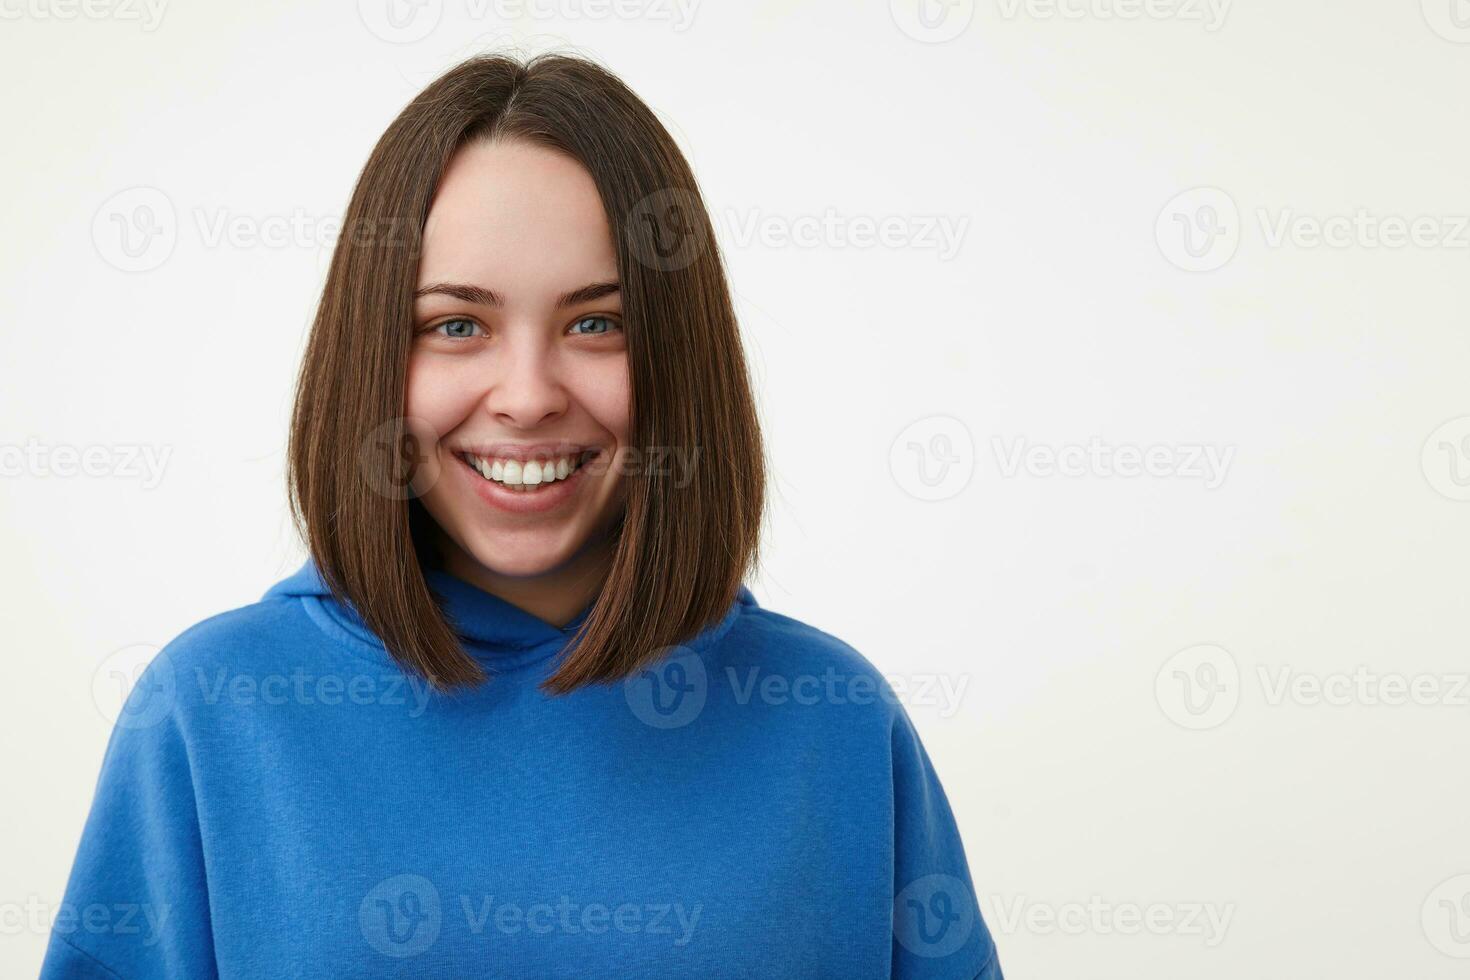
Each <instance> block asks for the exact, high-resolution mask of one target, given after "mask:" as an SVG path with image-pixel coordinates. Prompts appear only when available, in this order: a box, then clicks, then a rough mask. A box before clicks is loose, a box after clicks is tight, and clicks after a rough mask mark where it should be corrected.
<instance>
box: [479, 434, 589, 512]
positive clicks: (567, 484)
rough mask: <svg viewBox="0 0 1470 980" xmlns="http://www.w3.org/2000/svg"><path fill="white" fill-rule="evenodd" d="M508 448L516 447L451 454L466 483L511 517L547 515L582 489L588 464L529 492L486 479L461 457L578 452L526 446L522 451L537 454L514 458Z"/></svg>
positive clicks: (544, 454) (504, 456)
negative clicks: (507, 452) (583, 476)
mask: <svg viewBox="0 0 1470 980" xmlns="http://www.w3.org/2000/svg"><path fill="white" fill-rule="evenodd" d="M486 448H488V447H486ZM507 448H513V447H507V446H501V447H499V449H498V450H497V452H496V453H493V454H492V453H488V452H481V451H478V450H471V449H462V450H456V451H455V452H454V453H453V454H452V455H453V456H454V461H455V464H456V467H455V468H456V469H457V470H459V472H461V473H463V474H464V478H465V479H466V480H469V481H471V482H470V487H471V489H473V490H474V491H475V493H476V494H477V495H478V496H479V498H480V499H481V500H483V501H485V503H487V504H489V505H490V506H492V507H495V508H497V509H499V510H503V511H507V512H509V513H512V514H544V513H546V512H547V511H551V510H555V509H556V508H558V507H560V506H562V505H563V504H565V503H566V502H567V501H568V500H570V499H571V498H572V497H573V496H575V495H576V494H577V492H578V490H579V489H580V488H581V486H582V483H583V479H582V475H583V470H585V469H586V463H584V464H583V465H581V466H579V467H577V469H575V470H573V471H572V473H571V475H569V476H568V477H567V478H566V479H564V480H557V481H556V482H555V483H553V484H551V485H550V486H548V487H545V488H544V489H541V490H532V491H529V492H528V491H525V490H507V489H506V488H505V487H503V486H501V485H500V484H499V483H496V482H495V481H494V480H487V479H485V478H484V477H483V476H481V475H480V474H479V472H478V471H476V470H475V468H474V467H472V466H470V464H469V463H467V462H465V461H464V458H463V457H462V456H460V453H461V452H469V453H472V454H474V455H476V456H489V455H500V456H501V458H503V459H529V458H531V457H532V456H556V455H565V454H566V453H569V452H572V451H574V449H575V447H563V448H562V449H561V450H560V452H548V451H546V450H545V449H544V447H541V446H525V447H519V448H523V449H526V450H534V452H531V453H530V454H529V455H527V456H511V455H508V454H506V453H504V452H503V450H505V449H507ZM582 451H583V452H586V451H587V450H586V449H585V448H584V449H583V450H582ZM589 462H590V460H589Z"/></svg>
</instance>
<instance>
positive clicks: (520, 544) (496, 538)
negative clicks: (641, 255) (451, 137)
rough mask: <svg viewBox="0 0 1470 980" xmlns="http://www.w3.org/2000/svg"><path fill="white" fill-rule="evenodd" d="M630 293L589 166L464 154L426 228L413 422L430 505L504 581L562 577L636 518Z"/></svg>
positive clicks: (450, 534) (452, 539)
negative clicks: (625, 322)
mask: <svg viewBox="0 0 1470 980" xmlns="http://www.w3.org/2000/svg"><path fill="white" fill-rule="evenodd" d="M617 284H618V275H617V259H616V256H615V255H614V252H613V246H612V235H611V233H610V231H609V227H608V221H607V215H606V214H605V213H604V211H603V207H602V201H601V198H600V197H599V196H598V193H597V188H596V186H595V185H594V184H593V182H592V177H591V175H590V174H589V173H588V172H587V171H586V170H585V169H584V168H583V167H582V166H581V164H579V163H577V162H576V161H574V160H572V159H571V158H570V157H567V156H564V155H562V154H560V153H557V152H555V151H552V150H548V149H546V148H543V147H539V146H535V145H532V144H529V143H526V142H520V141H508V142H499V141H497V142H493V143H484V142H480V143H474V144H471V145H467V146H465V147H463V148H461V149H460V150H459V151H458V152H457V153H456V154H455V155H454V157H453V158H452V159H451V161H450V163H449V166H448V168H447V169H446V171H445V173H444V176H443V178H442V180H441V181H440V184H439V188H438V191H437V193H436V195H435V197H434V200H433V203H432V205H431V207H430V210H429V215H428V219H427V221H426V223H425V227H424V241H423V252H422V255H421V258H420V262H419V272H418V289H417V296H416V299H415V301H414V341H413V350H412V353H411V354H410V357H409V363H408V392H407V397H406V400H405V406H404V414H405V415H406V416H407V417H408V418H409V420H410V422H409V425H410V429H411V431H414V432H415V433H416V434H417V435H418V436H419V437H420V439H421V440H423V441H424V442H425V443H426V445H424V446H423V452H424V453H426V454H427V455H428V457H429V461H430V467H429V472H430V475H431V486H430V487H429V489H428V490H427V491H425V492H423V494H422V495H421V497H420V500H421V501H422V503H423V504H424V506H425V508H426V509H427V510H428V511H429V513H430V515H432V516H433V518H434V520H435V521H436V522H437V523H438V525H439V527H440V528H441V529H442V530H443V532H444V534H445V536H447V538H448V539H449V542H448V544H449V546H450V547H451V548H452V547H453V546H454V545H457V546H458V548H459V549H460V550H462V551H463V552H464V555H465V556H467V557H469V558H471V559H473V560H474V561H475V562H477V563H478V564H479V565H481V566H483V567H484V568H485V569H488V570H489V571H490V572H491V573H492V574H495V575H503V576H534V575H541V574H544V573H546V572H550V571H553V570H555V569H557V568H559V567H560V566H562V565H563V564H565V563H567V562H568V561H569V560H570V559H572V558H573V557H574V556H575V555H577V554H578V552H579V551H580V550H581V549H582V547H583V545H585V544H586V543H587V542H588V541H589V540H592V539H594V536H600V535H601V534H602V533H603V532H604V531H606V530H607V529H608V528H609V527H610V526H611V525H612V524H613V522H614V521H615V520H616V518H617V516H618V515H619V514H620V513H621V508H622V506H623V503H624V497H623V487H622V483H621V477H620V474H619V468H618V467H617V466H616V465H614V461H615V460H620V459H622V458H623V456H622V454H621V453H620V452H619V450H620V449H622V447H624V446H626V445H627V442H628V428H629V387H628V354H627V344H626V342H625V339H624V336H623V329H622V301H621V298H620V295H619V293H618V289H617ZM460 557H461V556H457V555H452V556H450V559H449V560H450V561H455V560H457V559H459V558H460Z"/></svg>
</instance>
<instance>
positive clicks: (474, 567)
mask: <svg viewBox="0 0 1470 980" xmlns="http://www.w3.org/2000/svg"><path fill="white" fill-rule="evenodd" d="M435 536H436V538H437V539H438V544H439V553H440V554H441V555H442V556H443V559H444V570H445V571H446V572H448V573H449V574H451V575H453V576H454V577H455V578H458V579H463V580H464V581H466V582H468V583H470V584H471V585H473V586H475V587H476V588H478V589H481V590H483V591H485V592H489V593H491V594H493V595H496V596H499V597H500V598H502V599H504V600H505V601H506V602H509V603H510V604H511V605H513V606H516V607H517V608H520V609H523V610H525V611H526V612H528V613H530V614H531V615H532V616H535V617H536V618H537V619H539V620H541V621H542V622H546V623H550V624H551V625H553V626H556V627H562V626H565V625H566V624H567V623H569V622H571V620H572V618H573V617H574V616H576V615H577V613H579V612H581V611H582V610H583V609H585V608H587V605H588V604H589V603H590V602H592V600H593V599H595V598H596V597H597V593H598V592H600V591H601V589H602V584H603V582H605V581H607V575H608V571H609V570H610V569H611V567H612V557H613V549H612V542H611V541H610V540H609V539H607V538H605V537H602V538H598V539H597V540H594V541H591V542H588V544H587V545H585V546H584V547H583V548H582V549H581V550H580V551H578V552H577V553H576V554H575V555H573V556H572V558H571V559H570V560H569V561H567V562H566V563H564V564H562V565H559V566H557V567H556V568H554V569H552V570H551V571H549V572H544V573H542V574H540V575H535V576H530V577H526V576H517V575H501V574H499V573H498V572H494V571H491V570H490V569H488V568H486V567H485V566H484V565H482V564H481V563H480V562H479V561H477V560H476V559H475V558H474V556H473V555H471V554H469V553H468V552H466V551H465V550H464V549H463V548H461V547H460V546H459V545H458V544H457V543H456V542H454V541H453V540H451V539H449V538H448V536H447V535H445V534H444V533H443V532H442V531H440V532H439V533H438V534H436V535H435Z"/></svg>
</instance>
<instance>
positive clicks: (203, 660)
mask: <svg viewBox="0 0 1470 980" xmlns="http://www.w3.org/2000/svg"><path fill="white" fill-rule="evenodd" d="M299 574H300V573H297V575H293V576H291V577H290V578H288V579H285V580H282V581H281V582H278V583H277V584H276V585H274V586H272V587H271V589H270V590H269V591H267V592H266V593H265V594H264V595H263V596H261V598H259V599H257V600H255V601H254V602H250V603H247V604H245V605H242V606H237V607H235V608H233V609H227V610H225V611H223V612H219V613H215V614H214V615H211V616H208V617H206V618H205V619H201V620H199V621H198V622H196V623H194V624H193V625H192V626H189V627H188V628H186V629H184V630H183V631H182V632H180V633H179V634H178V635H177V636H175V637H174V638H173V639H172V640H170V641H168V643H166V644H164V646H163V647H162V648H160V649H159V650H158V652H157V653H156V654H155V655H154V656H153V659H152V660H151V662H150V663H149V664H148V666H147V668H146V672H145V674H144V675H143V677H144V678H146V679H147V680H148V682H149V684H150V686H152V687H153V688H154V689H155V690H164V691H168V692H170V700H171V702H172V703H173V704H174V705H175V706H176V707H179V708H185V707H187V706H188V705H189V704H190V703H191V702H192V701H193V700H195V699H196V696H197V695H199V694H200V693H201V692H205V691H209V690H211V689H216V688H218V686H219V683H220V679H221V678H224V679H225V680H226V682H232V683H242V681H239V680H237V679H239V678H244V681H243V682H246V683H248V682H249V681H251V680H252V679H253V680H254V681H255V682H259V680H260V679H261V678H263V677H274V676H275V675H277V674H285V675H290V674H291V673H292V671H296V670H301V669H303V668H304V669H321V668H322V667H323V665H324V660H325V658H336V657H340V656H341V655H342V650H341V645H340V644H337V643H333V642H332V641H331V640H330V639H329V638H328V637H327V636H326V635H325V634H324V633H323V632H322V629H321V627H319V626H318V625H317V623H316V622H315V621H314V620H313V619H312V617H311V615H310V614H309V613H308V611H307V610H306V608H305V606H304V604H303V603H302V602H301V601H300V597H301V595H302V593H298V592H294V591H290V590H287V589H283V588H282V587H283V586H285V585H286V583H288V582H291V581H292V580H293V579H295V578H297V577H298V576H299ZM142 682H143V679H142V678H140V681H139V684H140V685H141V684H142Z"/></svg>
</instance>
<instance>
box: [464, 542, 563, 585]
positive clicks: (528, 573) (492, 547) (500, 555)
mask: <svg viewBox="0 0 1470 980" xmlns="http://www.w3.org/2000/svg"><path fill="white" fill-rule="evenodd" d="M512 537H514V538H518V539H519V540H507V539H509V538H512ZM538 538H540V539H542V540H539V541H538V540H537V539H538ZM470 544H471V547H470V548H468V549H466V553H467V555H468V556H469V558H470V560H471V561H474V562H476V563H477V564H479V565H480V566H482V567H483V568H484V569H485V570H486V571H488V572H490V573H491V574H493V575H503V576H506V577H508V578H535V577H536V576H538V575H545V574H547V573H548V572H554V571H556V570H557V569H558V568H560V567H561V566H563V565H565V564H566V563H567V562H568V561H569V560H571V558H572V556H573V555H574V554H575V553H576V549H574V548H569V547H567V546H565V545H564V544H562V543H561V542H555V543H553V542H550V541H546V540H545V536H544V535H515V536H511V535H495V536H494V537H493V538H491V537H488V536H481V537H480V538H479V540H475V541H472V542H470Z"/></svg>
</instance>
